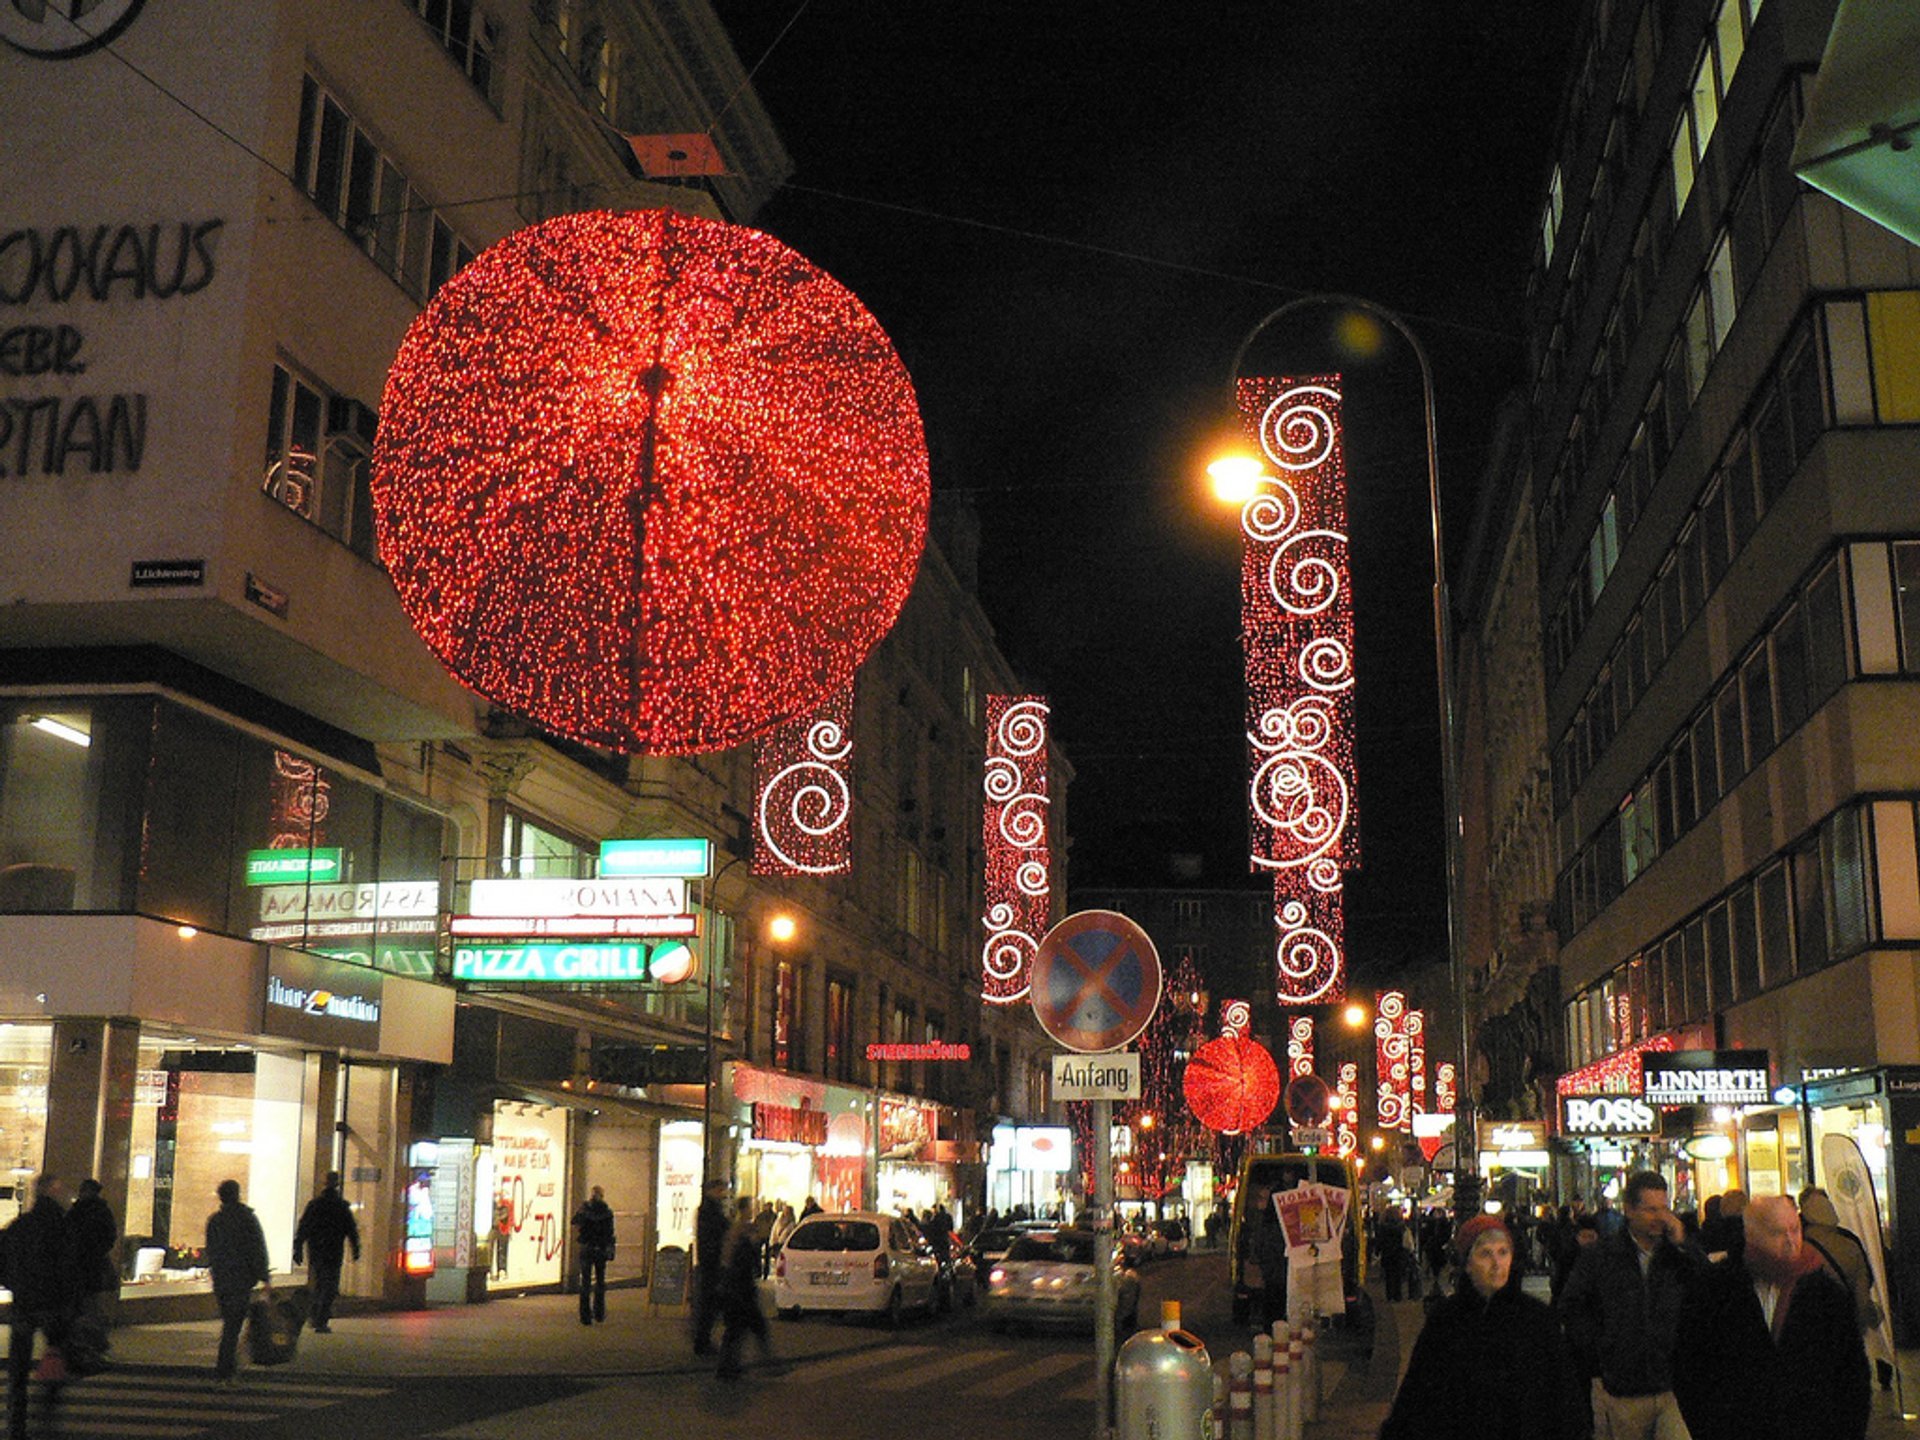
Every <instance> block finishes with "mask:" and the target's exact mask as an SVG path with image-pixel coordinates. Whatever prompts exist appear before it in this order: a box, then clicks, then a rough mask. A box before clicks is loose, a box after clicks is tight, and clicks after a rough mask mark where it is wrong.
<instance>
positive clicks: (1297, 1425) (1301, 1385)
mask: <svg viewBox="0 0 1920 1440" xmlns="http://www.w3.org/2000/svg"><path fill="white" fill-rule="evenodd" d="M1287 1368H1288V1369H1289V1370H1291V1371H1292V1372H1293V1394H1292V1396H1291V1397H1290V1398H1291V1400H1292V1402H1293V1433H1294V1434H1296V1435H1298V1434H1300V1433H1301V1432H1302V1431H1303V1430H1305V1429H1306V1427H1307V1384H1306V1381H1307V1342H1306V1341H1304V1340H1302V1339H1301V1338H1300V1336H1299V1335H1298V1334H1295V1335H1294V1336H1293V1338H1292V1339H1290V1340H1288V1341H1287Z"/></svg>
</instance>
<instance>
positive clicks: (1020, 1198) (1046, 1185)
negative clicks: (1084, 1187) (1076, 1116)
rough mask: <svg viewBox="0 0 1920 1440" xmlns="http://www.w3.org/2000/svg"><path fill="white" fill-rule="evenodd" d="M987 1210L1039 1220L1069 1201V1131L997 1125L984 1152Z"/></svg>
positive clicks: (1058, 1127) (1056, 1127)
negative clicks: (1022, 1210)
mask: <svg viewBox="0 0 1920 1440" xmlns="http://www.w3.org/2000/svg"><path fill="white" fill-rule="evenodd" d="M987 1157H988V1158H987V1204H988V1205H989V1206H990V1207H992V1208H993V1209H995V1210H998V1211H999V1212H1000V1213H1001V1214H1002V1215H1005V1214H1007V1213H1008V1212H1009V1211H1011V1210H1013V1209H1014V1208H1016V1207H1018V1206H1025V1207H1026V1208H1027V1209H1028V1210H1030V1211H1032V1212H1033V1213H1034V1214H1036V1215H1038V1214H1041V1213H1043V1212H1045V1211H1050V1210H1053V1209H1055V1208H1056V1207H1058V1206H1061V1205H1065V1204H1067V1203H1069V1201H1070V1199H1071V1195H1070V1186H1069V1183H1068V1181H1069V1177H1070V1176H1072V1175H1074V1174H1075V1173H1077V1172H1076V1167H1075V1166H1074V1163H1073V1131H1072V1129H1071V1128H1070V1127H1068V1126H1065V1125H1005V1124H1002V1125H996V1126H994V1127H993V1143H992V1145H991V1147H990V1148H989V1149H988V1152H987Z"/></svg>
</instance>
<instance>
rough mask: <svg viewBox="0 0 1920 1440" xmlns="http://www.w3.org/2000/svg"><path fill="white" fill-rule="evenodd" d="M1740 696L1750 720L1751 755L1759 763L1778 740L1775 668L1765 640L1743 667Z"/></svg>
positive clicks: (1749, 741)
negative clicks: (1772, 666) (1772, 668)
mask: <svg viewBox="0 0 1920 1440" xmlns="http://www.w3.org/2000/svg"><path fill="white" fill-rule="evenodd" d="M1740 698H1741V702H1742V709H1743V710H1744V712H1745V714H1746V719H1747V746H1748V753H1749V757H1750V759H1751V760H1752V761H1753V762H1754V763H1756V764H1757V763H1758V762H1759V760H1760V758H1761V757H1762V756H1764V755H1765V754H1766V753H1767V752H1768V751H1769V750H1771V749H1773V742H1774V730H1773V685H1772V670H1771V666H1770V664H1769V662H1768V657H1767V647H1766V645H1765V644H1764V643H1763V644H1762V645H1761V646H1760V647H1759V648H1758V649H1757V650H1755V651H1754V652H1753V654H1752V655H1750V656H1748V657H1747V663H1746V664H1745V665H1743V666H1741V667H1740Z"/></svg>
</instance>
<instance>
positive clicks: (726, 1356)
mask: <svg viewBox="0 0 1920 1440" xmlns="http://www.w3.org/2000/svg"><path fill="white" fill-rule="evenodd" d="M720 1269H721V1279H720V1309H721V1315H722V1318H723V1319H724V1320H725V1322H726V1324H725V1328H724V1329H723V1330H722V1331H721V1333H720V1367H719V1370H718V1371H717V1372H716V1373H717V1374H718V1375H719V1377H720V1378H721V1379H722V1380H737V1379H739V1378H740V1374H741V1369H740V1352H741V1351H742V1350H743V1349H745V1348H746V1343H747V1336H749V1335H751V1336H753V1338H754V1340H755V1342H756V1343H758V1345H759V1347H760V1358H761V1359H762V1360H763V1361H765V1362H767V1363H768V1364H771V1363H772V1362H773V1335H772V1333H771V1332H770V1331H769V1330H768V1328H767V1315H766V1312H765V1311H764V1310H762V1309H761V1308H760V1239H759V1234H758V1231H757V1230H756V1228H755V1225H754V1219H753V1202H752V1201H751V1200H748V1199H745V1198H744V1197H743V1198H742V1199H741V1200H740V1201H739V1202H738V1204H737V1205H736V1206H735V1207H734V1218H733V1224H732V1225H731V1226H729V1227H728V1229H727V1235H726V1239H725V1240H724V1241H723V1242H722V1249H721V1257H720Z"/></svg>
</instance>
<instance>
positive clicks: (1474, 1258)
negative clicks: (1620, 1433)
mask: <svg viewBox="0 0 1920 1440" xmlns="http://www.w3.org/2000/svg"><path fill="white" fill-rule="evenodd" d="M1453 1246H1454V1253H1455V1255H1456V1256H1457V1257H1458V1259H1459V1261H1460V1269H1461V1281H1460V1288H1459V1290H1458V1291H1456V1292H1455V1293H1454V1294H1453V1295H1451V1296H1449V1297H1448V1298H1447V1299H1445V1300H1443V1301H1441V1302H1440V1304H1438V1305H1436V1306H1435V1307H1434V1309H1433V1312H1432V1314H1430V1315H1429V1316H1428V1317H1427V1323H1426V1326H1425V1328H1424V1329H1422V1330H1421V1332H1420V1338H1419V1339H1418V1340H1416V1341H1415V1342H1414V1346H1413V1356H1412V1358H1411V1359H1410V1360H1409V1361H1408V1363H1407V1374H1406V1378H1405V1379H1404V1380H1402V1381H1401V1382H1400V1393H1399V1394H1398V1395H1396V1396H1395V1397H1394V1401H1393V1410H1392V1412H1391V1413H1390V1414H1389V1415H1388V1416H1387V1421H1386V1424H1384V1425H1383V1426H1381V1427H1380V1440H1582V1437H1584V1436H1586V1435H1587V1434H1588V1433H1589V1430H1588V1427H1589V1424H1590V1421H1591V1415H1590V1412H1589V1408H1588V1405H1587V1400H1586V1397H1585V1395H1583V1394H1582V1393H1581V1389H1580V1381H1579V1377H1578V1375H1577V1374H1576V1373H1575V1371H1574V1366H1573V1358H1572V1355H1571V1354H1570V1353H1569V1351H1568V1350H1567V1342H1566V1339H1565V1337H1564V1336H1562V1335H1561V1333H1560V1323H1559V1321H1558V1320H1557V1319H1555V1318H1554V1314H1553V1311H1552V1310H1551V1309H1549V1308H1548V1306H1547V1305H1546V1303H1545V1302H1544V1301H1541V1300H1536V1299H1534V1297H1533V1296H1531V1295H1527V1294H1523V1293H1522V1292H1521V1289H1520V1272H1519V1270H1518V1269H1517V1268H1516V1267H1515V1266H1514V1263H1513V1235H1512V1234H1511V1232H1509V1231H1508V1229H1507V1226H1506V1222H1505V1221H1503V1220H1501V1219H1500V1218H1499V1217H1497V1216H1494V1215H1476V1216H1474V1217H1473V1219H1471V1220H1469V1221H1467V1223H1466V1224H1464V1225H1462V1226H1461V1227H1460V1228H1459V1230H1458V1231H1457V1232H1456V1233H1455V1235H1454V1237H1453Z"/></svg>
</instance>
